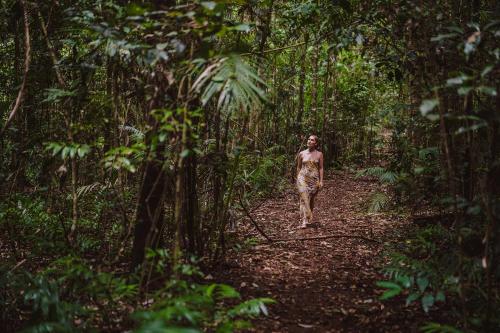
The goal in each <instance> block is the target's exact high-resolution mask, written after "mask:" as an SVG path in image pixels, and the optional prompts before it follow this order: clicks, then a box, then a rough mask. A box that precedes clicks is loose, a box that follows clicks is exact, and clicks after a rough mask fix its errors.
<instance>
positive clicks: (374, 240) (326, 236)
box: [272, 234, 382, 244]
mask: <svg viewBox="0 0 500 333" xmlns="http://www.w3.org/2000/svg"><path fill="white" fill-rule="evenodd" d="M329 238H357V239H362V240H365V241H368V242H373V243H377V244H382V242H380V241H378V240H376V239H372V238H368V237H364V236H360V235H342V234H335V235H325V236H315V237H300V238H283V239H275V240H273V241H272V242H274V243H277V242H293V241H305V240H319V239H329Z"/></svg>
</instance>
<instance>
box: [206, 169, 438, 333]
mask: <svg viewBox="0 0 500 333" xmlns="http://www.w3.org/2000/svg"><path fill="white" fill-rule="evenodd" d="M377 187H378V184H377V183H376V182H371V181H363V180H357V179H354V178H353V176H352V175H349V174H347V173H346V174H344V173H337V174H334V175H331V176H330V177H328V179H327V180H326V181H325V187H324V189H323V190H322V192H320V194H319V195H318V197H317V203H316V208H315V210H314V217H315V220H316V221H317V222H318V223H319V226H318V227H316V228H312V227H311V228H307V229H298V226H299V223H300V221H299V212H298V211H299V210H298V196H297V195H296V193H295V192H294V191H293V189H290V190H289V191H287V192H286V193H285V194H283V195H282V196H280V197H278V198H275V199H272V200H269V201H267V202H266V203H265V204H263V205H262V206H261V207H260V208H258V209H257V210H254V211H252V212H251V215H252V216H253V218H254V220H255V221H256V222H257V223H259V225H260V226H261V227H262V229H263V230H265V232H266V233H267V234H268V235H269V236H270V237H272V238H274V239H283V238H300V237H315V236H323V235H332V234H342V235H344V234H345V235H361V236H364V237H366V238H371V239H375V240H377V241H379V242H380V243H376V242H370V241H368V240H363V239H359V238H331V239H319V240H305V241H291V242H278V243H272V244H269V243H267V242H266V241H265V239H264V238H263V237H262V236H261V235H260V234H259V233H258V232H257V231H256V230H255V228H254V227H253V226H252V225H251V224H250V223H249V221H245V222H242V223H241V225H240V226H239V228H238V231H237V234H236V237H237V239H239V242H240V244H245V243H246V244H249V243H251V242H250V241H249V240H258V241H257V243H258V245H253V246H252V245H247V246H245V245H243V247H242V248H240V249H239V250H236V249H234V250H232V251H230V252H229V253H228V258H227V261H226V264H224V265H223V267H221V269H220V270H219V272H218V273H216V274H215V278H216V280H218V281H224V282H225V283H228V284H230V285H233V286H235V287H236V288H237V289H238V290H239V291H240V292H241V293H242V295H243V297H244V298H245V299H246V298H249V297H271V298H273V299H275V300H276V301H277V303H276V304H273V305H270V306H269V312H270V313H269V316H267V317H261V318H259V319H257V320H255V322H254V326H255V331H256V332H406V333H408V332H418V328H419V327H420V326H422V325H423V324H424V323H425V322H427V321H433V318H432V317H433V316H435V315H436V313H434V314H432V313H431V315H426V314H425V313H424V312H423V311H422V310H421V308H420V306H419V305H418V304H415V305H411V306H409V307H405V305H404V297H397V298H396V299H392V300H390V301H385V302H382V301H380V300H379V299H378V298H379V296H380V295H381V293H382V290H381V289H380V288H378V287H376V285H375V283H376V281H379V280H383V279H384V278H383V276H382V274H381V273H380V268H381V267H382V259H381V253H382V251H383V249H384V245H383V242H388V241H396V237H397V234H398V233H399V231H401V230H404V227H405V225H406V221H405V220H404V218H402V217H398V216H390V215H388V214H367V213H366V209H365V208H363V204H366V202H367V200H368V198H369V196H370V194H371V193H373V192H374V191H376V190H377Z"/></svg>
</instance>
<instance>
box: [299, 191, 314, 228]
mask: <svg viewBox="0 0 500 333" xmlns="http://www.w3.org/2000/svg"><path fill="white" fill-rule="evenodd" d="M310 202H311V201H310V198H309V193H307V192H300V213H301V217H302V226H305V225H306V224H307V223H311V220H312V212H311V206H310Z"/></svg>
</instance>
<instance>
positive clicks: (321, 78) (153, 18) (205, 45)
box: [0, 0, 500, 332]
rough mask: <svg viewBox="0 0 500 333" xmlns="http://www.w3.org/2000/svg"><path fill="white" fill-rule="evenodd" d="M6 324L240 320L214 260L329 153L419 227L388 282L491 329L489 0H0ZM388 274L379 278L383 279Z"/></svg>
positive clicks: (498, 307) (493, 185) (392, 293)
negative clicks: (301, 172) (313, 148)
mask: <svg viewBox="0 0 500 333" xmlns="http://www.w3.org/2000/svg"><path fill="white" fill-rule="evenodd" d="M0 16H1V19H0V32H1V39H0V59H1V62H0V82H1V85H0V88H1V89H0V118H1V121H0V125H1V129H0V183H1V188H0V230H1V232H0V256H1V261H0V307H1V308H2V311H1V318H0V325H1V327H3V328H4V329H3V330H2V331H4V332H14V331H19V330H22V329H26V331H29V332H75V331H92V330H97V331H123V330H129V331H130V330H133V331H134V332H160V331H161V332H201V331H214V332H215V331H217V332H232V331H237V330H239V329H241V328H245V327H247V326H248V325H250V323H249V322H248V320H249V319H251V318H255V317H257V316H259V315H262V314H266V313H267V311H268V310H267V308H266V304H268V303H271V302H272V300H270V299H266V298H262V299H250V300H242V299H240V298H239V295H238V293H237V292H236V290H235V289H233V288H232V287H230V286H227V285H224V284H204V283H203V275H204V274H207V272H210V270H211V269H213V267H216V266H217V264H218V263H220V262H221V261H223V260H224V256H225V254H226V251H227V250H228V249H229V248H231V247H232V246H234V239H232V238H231V234H230V233H228V230H229V229H232V228H234V227H235V226H236V225H237V224H238V223H240V222H241V220H243V218H244V217H246V215H248V214H249V212H250V211H251V209H252V207H254V206H256V205H259V203H260V202H262V200H265V198H267V197H269V196H273V195H276V194H277V193H279V192H280V191H282V190H283V189H285V188H287V187H288V186H290V184H291V183H293V178H294V174H293V172H294V170H295V168H294V163H295V160H294V158H295V155H296V154H297V152H298V150H299V149H300V148H301V147H303V146H304V143H305V139H306V138H307V136H308V135H309V134H317V135H318V136H319V138H320V146H321V150H322V151H323V153H324V155H325V166H326V168H327V169H345V170H351V171H352V172H357V173H358V176H359V177H375V178H376V179H377V180H378V181H379V182H381V183H382V184H384V185H386V186H387V191H385V192H380V193H376V194H375V195H374V196H373V197H372V200H371V202H369V203H368V209H369V210H370V211H373V212H376V211H380V210H393V211H394V212H396V213H398V214H402V215H405V216H408V217H409V218H412V219H413V221H414V223H415V225H417V226H418V227H417V228H416V229H415V230H412V231H411V232H409V233H408V234H407V235H405V237H406V238H404V239H402V241H401V242H400V243H398V244H392V245H391V246H390V248H389V249H388V260H387V267H386V273H387V281H381V282H380V283H379V287H382V288H385V289H386V292H385V293H384V294H383V296H382V297H384V298H390V297H396V296H397V297H401V295H404V297H406V300H407V302H408V303H411V302H420V303H421V304H422V307H423V310H424V311H429V309H431V308H432V307H433V306H434V304H435V303H439V304H444V305H440V306H442V307H445V308H447V309H449V313H450V317H449V320H450V322H452V323H454V325H452V326H453V327H452V326H446V327H445V326H440V325H438V324H435V325H428V326H427V328H426V332H460V331H463V332H495V331H500V316H499V312H500V293H499V292H500V285H499V282H500V265H499V261H500V256H499V255H500V239H499V230H500V224H499V219H500V201H499V200H500V137H499V136H500V127H499V125H500V118H499V116H500V95H499V89H500V75H499V74H500V43H499V40H500V4H499V3H498V2H497V1H494V0H490V1H482V0H473V1H457V0H443V1H441V0H439V1H425V0H422V1H398V0H368V1H357V0H338V1H321V0H317V1H313V0H310V1H277V0H249V1H245V0H227V1H201V2H199V1H168V0H167V1H158V0H156V1H154V0H151V1H120V0H98V1H88V0H78V1H66V0H59V1H56V0H54V1H49V0H47V1H27V0H18V1H16V0H0ZM374 288H375V286H374Z"/></svg>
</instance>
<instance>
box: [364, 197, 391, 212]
mask: <svg viewBox="0 0 500 333" xmlns="http://www.w3.org/2000/svg"><path fill="white" fill-rule="evenodd" d="M388 202H389V197H388V196H387V195H386V194H385V193H383V192H377V193H375V194H373V195H372V196H371V198H370V206H369V207H368V212H370V213H376V212H380V211H381V210H382V209H384V208H385V207H386V206H387V203H388Z"/></svg>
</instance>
